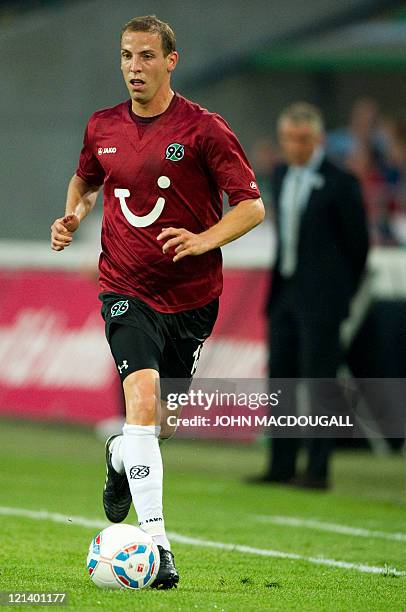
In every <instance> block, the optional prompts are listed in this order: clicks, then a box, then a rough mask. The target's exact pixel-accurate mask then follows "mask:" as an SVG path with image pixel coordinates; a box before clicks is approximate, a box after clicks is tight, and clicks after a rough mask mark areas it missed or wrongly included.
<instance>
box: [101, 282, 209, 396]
mask: <svg viewBox="0 0 406 612" xmlns="http://www.w3.org/2000/svg"><path fill="white" fill-rule="evenodd" d="M99 298H100V300H101V301H102V302H103V305H102V309H101V313H102V317H103V319H104V321H105V323H106V337H107V341H108V343H109V345H110V349H111V352H112V354H113V357H114V361H115V363H116V366H117V370H118V372H119V375H120V378H121V380H122V381H124V379H125V378H126V377H127V376H128V375H129V374H131V373H132V372H136V371H137V370H144V369H146V368H152V369H154V370H157V371H158V372H159V376H160V381H161V397H162V398H163V399H164V398H165V397H166V396H167V395H168V393H183V392H186V391H187V390H188V389H189V386H190V383H191V381H192V377H193V374H194V372H195V370H196V367H197V362H198V359H199V356H200V352H201V349H202V346H203V342H204V341H205V340H206V338H208V337H209V336H210V334H211V331H212V329H213V326H214V323H215V322H216V318H217V314H218V307H219V300H218V298H217V299H215V300H213V301H212V302H210V303H209V304H206V305H205V306H202V307H201V308H196V309H194V310H185V311H183V312H176V313H162V312H157V311H156V310H154V309H153V308H151V306H148V304H146V303H145V302H143V301H142V300H139V299H138V298H134V297H129V296H126V295H120V294H118V293H101V294H100V295H99Z"/></svg>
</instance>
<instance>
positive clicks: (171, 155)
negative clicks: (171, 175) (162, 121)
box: [165, 142, 185, 162]
mask: <svg viewBox="0 0 406 612" xmlns="http://www.w3.org/2000/svg"><path fill="white" fill-rule="evenodd" d="M184 155H185V146H184V145H182V144H179V143H178V142H173V143H172V144H170V145H168V146H167V147H166V152H165V159H169V160H170V161H173V162H177V161H180V160H181V159H183V157H184Z"/></svg>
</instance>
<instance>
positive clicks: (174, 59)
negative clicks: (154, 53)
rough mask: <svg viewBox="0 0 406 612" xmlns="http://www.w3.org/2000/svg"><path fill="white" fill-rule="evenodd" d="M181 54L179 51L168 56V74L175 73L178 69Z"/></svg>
mask: <svg viewBox="0 0 406 612" xmlns="http://www.w3.org/2000/svg"><path fill="white" fill-rule="evenodd" d="M178 59H179V54H178V52H177V51H172V52H171V53H169V54H168V55H167V56H166V65H167V69H168V72H173V71H174V70H175V68H176V64H177V63H178Z"/></svg>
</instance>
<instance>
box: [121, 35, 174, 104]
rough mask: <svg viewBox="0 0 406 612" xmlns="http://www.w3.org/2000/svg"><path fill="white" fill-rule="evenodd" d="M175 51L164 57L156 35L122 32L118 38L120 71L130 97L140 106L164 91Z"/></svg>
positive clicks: (158, 36)
mask: <svg viewBox="0 0 406 612" xmlns="http://www.w3.org/2000/svg"><path fill="white" fill-rule="evenodd" d="M177 60H178V54H177V53H176V51H174V52H173V53H169V55H167V56H166V57H165V56H164V54H163V50H162V41H161V37H160V35H159V34H155V33H152V32H130V31H126V32H124V34H123V36H122V39H121V71H122V73H123V77H124V81H125V84H126V86H127V89H128V91H129V92H130V96H131V99H132V100H134V101H135V102H136V103H139V104H141V105H143V106H145V105H147V104H148V103H149V102H151V101H152V100H154V99H155V98H156V97H157V96H159V95H160V94H165V93H167V91H168V89H169V84H170V75H171V72H172V71H173V70H174V69H175V66H176V63H177Z"/></svg>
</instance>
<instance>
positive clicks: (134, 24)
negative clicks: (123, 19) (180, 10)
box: [120, 15, 176, 57]
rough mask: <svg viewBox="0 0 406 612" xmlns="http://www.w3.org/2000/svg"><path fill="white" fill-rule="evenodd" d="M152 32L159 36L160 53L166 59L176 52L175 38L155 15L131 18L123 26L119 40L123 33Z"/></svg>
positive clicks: (166, 25) (169, 28)
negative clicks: (160, 43) (161, 52)
mask: <svg viewBox="0 0 406 612" xmlns="http://www.w3.org/2000/svg"><path fill="white" fill-rule="evenodd" d="M127 31H128V32H152V33H153V34H159V36H160V37H161V42H162V51H163V54H164V56H165V57H166V56H167V55H169V53H172V51H176V36H175V32H174V31H173V30H172V28H171V26H170V25H169V24H168V23H165V22H164V21H161V20H160V19H158V17H156V15H145V16H144V17H133V18H132V19H130V21H127V23H126V24H124V25H123V28H122V30H121V37H120V40H121V38H122V37H123V34H124V32H127Z"/></svg>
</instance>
